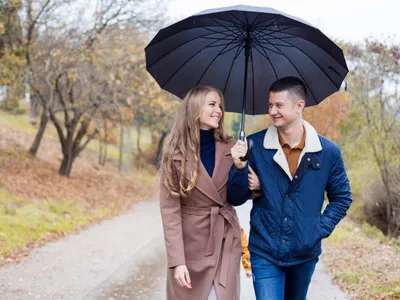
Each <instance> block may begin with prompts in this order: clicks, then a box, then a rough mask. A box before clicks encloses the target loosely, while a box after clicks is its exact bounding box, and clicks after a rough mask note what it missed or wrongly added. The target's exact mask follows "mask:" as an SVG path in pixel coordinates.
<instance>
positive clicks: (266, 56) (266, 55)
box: [254, 45, 278, 79]
mask: <svg viewBox="0 0 400 300" xmlns="http://www.w3.org/2000/svg"><path fill="white" fill-rule="evenodd" d="M254 48H255V49H256V50H257V51H258V53H260V54H261V55H262V56H264V57H265V58H266V59H267V60H268V61H269V64H270V65H271V67H272V71H274V74H275V77H276V79H278V74H277V73H276V70H275V67H274V65H273V64H272V61H271V59H270V58H269V57H268V54H267V53H266V52H265V49H264V48H263V47H261V49H262V50H263V51H264V53H262V52H261V51H260V49H258V48H257V46H256V45H254Z"/></svg>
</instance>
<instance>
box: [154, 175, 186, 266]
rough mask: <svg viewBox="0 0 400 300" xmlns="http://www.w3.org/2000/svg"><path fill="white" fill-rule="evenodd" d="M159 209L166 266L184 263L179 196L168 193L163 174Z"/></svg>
mask: <svg viewBox="0 0 400 300" xmlns="http://www.w3.org/2000/svg"><path fill="white" fill-rule="evenodd" d="M160 210H161V218H162V224H163V229H164V239H165V246H166V249H167V261H168V268H174V267H176V266H179V265H185V264H186V260H185V252H184V246H183V234H182V216H181V201H180V196H172V195H170V194H169V193H168V189H167V187H166V186H165V184H164V176H163V174H161V180H160Z"/></svg>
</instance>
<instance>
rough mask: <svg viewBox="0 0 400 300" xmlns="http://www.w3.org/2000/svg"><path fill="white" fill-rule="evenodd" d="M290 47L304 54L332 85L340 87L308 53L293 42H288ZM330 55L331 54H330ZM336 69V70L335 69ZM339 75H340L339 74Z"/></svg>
mask: <svg viewBox="0 0 400 300" xmlns="http://www.w3.org/2000/svg"><path fill="white" fill-rule="evenodd" d="M287 43H289V42H287ZM289 44H290V45H291V46H292V47H294V48H296V49H297V50H299V51H301V52H302V53H303V54H304V55H306V56H307V57H308V58H309V59H310V60H311V61H312V62H313V63H314V64H315V65H316V66H317V67H318V68H319V69H320V70H321V71H322V72H323V73H324V74H325V76H326V77H328V79H329V80H330V81H331V82H332V83H333V85H334V86H335V87H336V88H339V87H340V85H339V86H337V85H336V83H335V82H334V81H333V80H332V78H330V77H329V75H328V74H327V73H326V72H325V70H323V69H322V68H321V66H320V65H319V64H318V63H317V62H316V61H315V60H314V59H313V58H312V57H311V56H310V55H308V54H307V53H305V52H304V51H303V50H302V49H300V48H299V47H297V46H295V45H293V44H291V43H289ZM331 57H332V56H331ZM335 71H336V70H335ZM339 76H340V75H339Z"/></svg>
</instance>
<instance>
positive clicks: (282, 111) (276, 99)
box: [268, 91, 304, 128]
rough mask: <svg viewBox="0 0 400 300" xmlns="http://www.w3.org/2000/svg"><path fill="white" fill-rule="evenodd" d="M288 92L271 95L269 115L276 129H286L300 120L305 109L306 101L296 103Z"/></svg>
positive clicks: (272, 93)
mask: <svg viewBox="0 0 400 300" xmlns="http://www.w3.org/2000/svg"><path fill="white" fill-rule="evenodd" d="M292 99H293V96H292V95H291V94H290V93H289V92H288V91H283V92H276V93H274V92H270V93H269V110H268V111H269V114H270V115H271V118H272V121H273V123H274V126H275V127H276V128H285V127H287V126H288V125H290V124H292V123H293V122H295V121H296V120H298V119H299V118H300V119H301V112H302V111H303V108H304V101H303V100H299V101H296V100H295V101H294V100H292Z"/></svg>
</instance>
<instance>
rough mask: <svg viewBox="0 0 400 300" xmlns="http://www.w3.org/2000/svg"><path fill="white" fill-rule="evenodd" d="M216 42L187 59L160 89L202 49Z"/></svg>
mask: <svg viewBox="0 0 400 300" xmlns="http://www.w3.org/2000/svg"><path fill="white" fill-rule="evenodd" d="M216 42H218V41H215V42H212V43H211V44H210V45H207V46H205V47H203V48H201V49H200V50H198V51H197V52H196V53H195V54H193V55H192V56H191V57H189V59H187V60H186V61H185V62H184V63H183V64H182V65H181V66H180V67H179V68H178V69H177V70H176V71H175V72H174V73H173V74H172V75H171V76H170V77H169V78H168V79H167V81H166V82H164V83H163V84H162V85H160V86H161V88H163V87H164V86H165V85H166V84H167V83H168V82H169V81H170V80H171V79H172V78H173V77H174V76H175V75H176V74H177V73H178V72H179V71H180V70H181V69H182V68H183V67H184V66H185V65H186V64H187V63H188V62H189V61H190V60H192V58H193V57H195V56H196V55H197V54H199V53H200V52H201V51H203V50H204V49H206V48H207V47H208V46H211V45H212V44H214V43H216Z"/></svg>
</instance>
